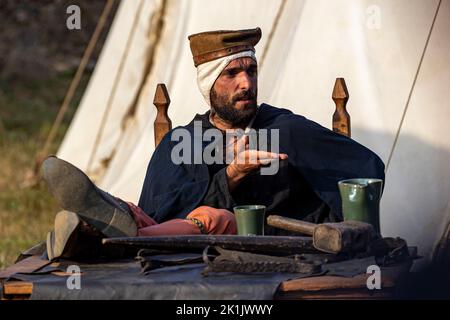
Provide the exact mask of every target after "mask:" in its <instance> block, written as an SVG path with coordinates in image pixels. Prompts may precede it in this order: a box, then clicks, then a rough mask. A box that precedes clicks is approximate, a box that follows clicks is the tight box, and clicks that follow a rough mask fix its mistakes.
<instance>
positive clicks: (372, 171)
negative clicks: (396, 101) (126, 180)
mask: <svg viewBox="0 0 450 320" xmlns="http://www.w3.org/2000/svg"><path fill="white" fill-rule="evenodd" d="M208 115H209V112H208V113H206V114H204V115H196V117H195V118H194V119H193V120H192V121H191V123H189V124H188V125H187V126H183V127H178V128H184V129H186V130H188V131H189V132H190V133H191V137H194V121H201V122H202V126H203V129H208V128H212V125H211V124H210V123H209V121H208ZM253 128H254V129H256V130H257V129H262V128H264V129H279V135H280V146H279V149H280V150H279V152H280V153H286V154H288V156H289V158H288V161H289V165H290V166H292V167H293V168H295V170H297V171H298V173H299V174H301V176H303V178H304V179H305V180H306V181H307V183H309V185H310V187H311V188H312V189H313V190H314V192H315V193H316V194H317V195H318V196H319V197H320V199H321V200H322V201H323V202H325V203H326V204H327V205H328V207H329V208H330V209H331V211H332V212H333V214H334V215H335V217H336V218H337V220H342V208H341V199H340V195H339V190H338V184H337V183H338V181H339V180H343V179H350V178H378V179H382V180H383V181H384V164H383V162H382V160H381V159H380V158H379V157H378V156H377V155H376V154H375V153H374V152H372V151H371V150H369V149H368V148H366V147H364V146H363V145H361V144H359V143H358V142H356V141H354V140H352V139H350V138H347V137H345V136H343V135H340V134H337V133H335V132H333V131H331V130H329V129H327V128H324V127H322V126H321V125H319V124H317V123H315V122H313V121H310V120H308V119H306V118H305V117H303V116H300V115H296V114H294V113H292V112H291V111H289V110H286V109H281V108H276V107H272V106H270V105H267V104H262V105H261V106H260V108H259V111H258V114H257V116H256V118H255V121H254V123H253ZM176 129H177V128H175V129H173V130H176ZM173 130H172V131H173ZM172 131H170V132H169V133H168V134H166V135H165V137H164V138H163V139H162V140H161V142H160V144H159V145H158V147H157V148H156V150H155V152H154V154H153V156H152V158H151V160H150V163H149V165H148V168H147V174H146V177H145V180H144V185H143V188H142V192H141V196H140V199H139V207H140V208H142V209H143V210H144V212H146V213H147V214H148V215H149V216H151V217H152V218H154V219H155V220H156V221H157V222H163V221H167V220H170V219H174V218H185V217H186V216H187V215H188V214H189V212H191V211H192V210H193V209H195V208H196V207H198V206H200V205H202V201H203V198H204V197H205V194H206V192H207V191H208V186H209V184H210V182H211V178H212V177H211V173H210V170H208V165H207V164H205V163H202V164H181V165H177V164H174V163H173V162H172V161H171V151H172V148H173V147H174V146H175V145H176V144H177V143H178V142H177V141H171V133H172ZM208 143H209V142H207V143H203V146H202V147H203V148H204V147H205V146H206V145H207V144H208ZM193 144H194V143H192V145H193ZM299 218H301V217H299Z"/></svg>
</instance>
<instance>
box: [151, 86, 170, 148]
mask: <svg viewBox="0 0 450 320" xmlns="http://www.w3.org/2000/svg"><path fill="white" fill-rule="evenodd" d="M153 104H154V105H155V106H156V109H157V113H156V119H155V123H154V133H155V148H156V147H157V146H158V144H159V143H160V142H161V140H162V138H163V137H164V136H165V134H166V133H167V132H169V131H170V130H171V129H172V121H170V119H169V115H168V114H167V109H168V108H169V104H170V97H169V93H168V92H167V88H166V85H165V84H164V83H158V85H157V86H156V91H155V97H154V99H153Z"/></svg>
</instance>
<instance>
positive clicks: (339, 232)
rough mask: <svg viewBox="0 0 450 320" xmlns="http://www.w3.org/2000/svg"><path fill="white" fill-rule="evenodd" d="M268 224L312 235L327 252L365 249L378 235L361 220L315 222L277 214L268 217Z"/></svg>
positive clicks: (316, 244)
mask: <svg viewBox="0 0 450 320" xmlns="http://www.w3.org/2000/svg"><path fill="white" fill-rule="evenodd" d="M267 224H268V225H270V226H272V227H276V228H279V229H283V230H288V231H294V232H299V233H302V234H305V235H310V236H312V238H313V245H314V247H315V248H316V249H317V250H320V251H324V252H327V253H341V252H360V251H365V250H366V248H367V246H368V245H369V243H370V242H371V241H372V240H374V239H375V238H376V237H377V233H376V232H375V229H374V228H373V226H372V225H371V224H368V223H365V222H360V221H344V222H335V223H322V224H315V223H310V222H306V221H302V220H297V219H291V218H286V217H282V216H277V215H271V216H269V217H267Z"/></svg>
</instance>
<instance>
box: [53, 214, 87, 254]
mask: <svg viewBox="0 0 450 320" xmlns="http://www.w3.org/2000/svg"><path fill="white" fill-rule="evenodd" d="M80 224H81V221H80V219H79V217H78V216H77V214H76V213H74V212H69V211H60V212H58V213H57V214H56V217H55V229H54V231H50V232H49V233H48V234H47V255H48V259H49V260H53V259H55V258H59V257H68V258H70V257H71V252H72V251H73V250H74V249H75V246H76V237H77V232H78V228H79V226H80Z"/></svg>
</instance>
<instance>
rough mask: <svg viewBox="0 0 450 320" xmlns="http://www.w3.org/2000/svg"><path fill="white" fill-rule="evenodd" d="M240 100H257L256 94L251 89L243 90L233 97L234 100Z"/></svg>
mask: <svg viewBox="0 0 450 320" xmlns="http://www.w3.org/2000/svg"><path fill="white" fill-rule="evenodd" d="M239 100H256V94H255V93H253V92H250V91H243V92H241V93H238V94H237V95H235V96H234V97H233V102H237V101H239Z"/></svg>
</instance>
